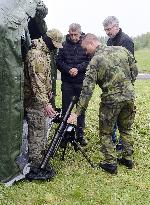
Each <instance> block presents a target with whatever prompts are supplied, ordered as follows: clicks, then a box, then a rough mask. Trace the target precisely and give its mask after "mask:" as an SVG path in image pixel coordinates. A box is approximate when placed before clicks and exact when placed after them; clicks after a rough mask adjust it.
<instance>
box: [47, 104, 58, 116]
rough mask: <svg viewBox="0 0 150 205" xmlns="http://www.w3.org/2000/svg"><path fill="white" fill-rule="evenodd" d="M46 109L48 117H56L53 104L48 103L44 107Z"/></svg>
mask: <svg viewBox="0 0 150 205" xmlns="http://www.w3.org/2000/svg"><path fill="white" fill-rule="evenodd" d="M44 110H45V116H48V117H54V116H55V115H56V114H57V113H56V111H55V110H54V109H53V107H52V105H51V104H47V105H46V106H45V107H44Z"/></svg>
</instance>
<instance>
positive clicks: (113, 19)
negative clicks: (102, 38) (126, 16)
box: [103, 16, 119, 27]
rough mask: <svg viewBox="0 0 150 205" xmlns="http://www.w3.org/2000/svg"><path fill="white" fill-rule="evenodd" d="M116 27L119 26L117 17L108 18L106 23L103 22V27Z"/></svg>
mask: <svg viewBox="0 0 150 205" xmlns="http://www.w3.org/2000/svg"><path fill="white" fill-rule="evenodd" d="M112 24H113V25H116V26H119V20H118V19H117V18H116V17H115V16H108V17H107V18H106V19H105V20H104V21H103V26H104V27H108V26H109V25H112Z"/></svg>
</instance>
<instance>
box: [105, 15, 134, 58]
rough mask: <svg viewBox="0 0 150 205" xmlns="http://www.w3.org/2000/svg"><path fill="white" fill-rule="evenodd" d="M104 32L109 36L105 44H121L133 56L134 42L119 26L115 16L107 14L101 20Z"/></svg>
mask: <svg viewBox="0 0 150 205" xmlns="http://www.w3.org/2000/svg"><path fill="white" fill-rule="evenodd" d="M103 26H104V30H105V32H106V34H107V35H108V36H109V39H108V41H107V46H122V47H125V48H126V49H127V50H128V51H130V52H131V53H132V54H133V56H134V42H133V40H132V39H131V38H130V37H129V36H128V35H127V34H125V33H124V32H123V31H122V29H121V28H119V21H118V19H117V18H116V17H115V16H108V17H107V18H106V19H105V20H104V21H103Z"/></svg>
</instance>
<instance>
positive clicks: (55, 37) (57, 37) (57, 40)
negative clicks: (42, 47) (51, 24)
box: [46, 28, 63, 48]
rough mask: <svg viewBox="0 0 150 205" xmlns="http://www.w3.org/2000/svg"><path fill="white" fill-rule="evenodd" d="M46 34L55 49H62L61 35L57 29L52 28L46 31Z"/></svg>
mask: <svg viewBox="0 0 150 205" xmlns="http://www.w3.org/2000/svg"><path fill="white" fill-rule="evenodd" d="M46 34H47V36H48V37H50V38H51V39H52V42H53V44H54V46H55V47H56V48H62V40H63V35H62V33H61V32H60V31H59V30H58V29H55V28H53V29H51V30H49V31H47V33H46Z"/></svg>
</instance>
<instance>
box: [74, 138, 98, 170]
mask: <svg viewBox="0 0 150 205" xmlns="http://www.w3.org/2000/svg"><path fill="white" fill-rule="evenodd" d="M71 144H72V145H73V146H74V149H75V150H80V152H81V153H82V155H83V156H84V157H85V159H86V160H87V161H88V163H89V164H90V165H91V167H93V168H95V165H94V164H93V162H92V161H91V160H90V158H89V157H88V156H87V155H86V153H85V151H84V150H83V149H82V147H81V145H79V143H78V142H77V141H76V140H73V141H71Z"/></svg>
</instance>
